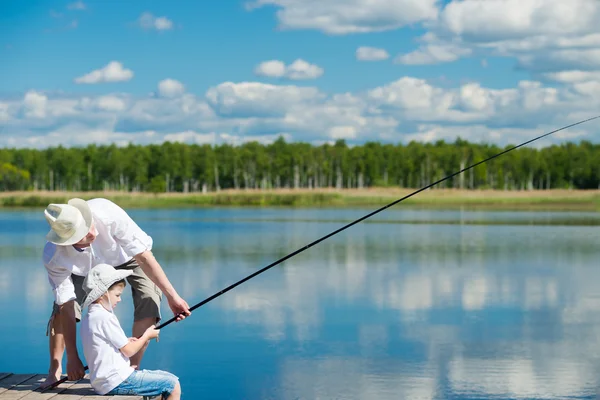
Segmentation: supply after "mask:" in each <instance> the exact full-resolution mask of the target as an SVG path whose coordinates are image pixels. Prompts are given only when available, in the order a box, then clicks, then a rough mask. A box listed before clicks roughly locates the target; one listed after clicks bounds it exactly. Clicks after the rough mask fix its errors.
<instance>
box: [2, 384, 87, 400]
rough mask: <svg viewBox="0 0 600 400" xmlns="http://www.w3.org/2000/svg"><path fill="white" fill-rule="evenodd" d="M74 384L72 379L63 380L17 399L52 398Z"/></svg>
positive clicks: (38, 399)
mask: <svg viewBox="0 0 600 400" xmlns="http://www.w3.org/2000/svg"><path fill="white" fill-rule="evenodd" d="M75 385H77V383H76V382H72V381H67V382H63V383H61V384H60V385H58V386H57V387H54V388H52V389H47V390H44V391H43V392H42V391H41V390H39V389H37V390H36V391H33V392H31V393H29V394H27V395H26V396H25V397H22V398H20V399H19V400H52V399H55V398H56V397H58V396H61V393H64V392H65V391H66V390H68V389H70V388H71V387H73V386H75ZM85 385H86V384H82V386H85ZM87 386H89V382H88V383H87ZM81 397H82V396H78V397H77V398H78V399H79V398H81ZM71 399H72V398H71ZM0 400H2V399H0Z"/></svg>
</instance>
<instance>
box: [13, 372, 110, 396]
mask: <svg viewBox="0 0 600 400" xmlns="http://www.w3.org/2000/svg"><path fill="white" fill-rule="evenodd" d="M90 396H92V397H95V396H96V392H94V389H93V388H92V386H91V385H90V380H89V379H88V378H87V375H86V377H85V378H83V379H81V380H79V381H77V383H75V384H74V385H72V386H71V387H68V388H66V389H64V390H62V391H61V392H60V393H58V394H57V395H56V396H54V397H51V400H79V399H83V398H86V399H88V398H89V397H90ZM109 398H110V396H109ZM104 399H106V396H104ZM23 400H25V399H23ZM27 400H29V399H27Z"/></svg>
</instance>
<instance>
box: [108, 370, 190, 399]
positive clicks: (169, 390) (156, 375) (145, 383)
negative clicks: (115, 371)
mask: <svg viewBox="0 0 600 400" xmlns="http://www.w3.org/2000/svg"><path fill="white" fill-rule="evenodd" d="M107 394H108V395H111V396H115V395H131V394H135V395H137V396H143V397H144V399H146V398H151V399H154V398H156V399H169V400H179V398H180V396H181V385H180V384H179V378H177V376H175V375H173V374H171V373H169V372H166V371H160V370H157V371H152V370H147V369H144V370H136V371H134V372H133V373H132V374H131V375H130V376H129V377H128V378H127V379H125V381H123V382H122V383H121V384H120V385H119V386H117V387H116V388H114V389H113V390H111V391H110V392H109V393H107Z"/></svg>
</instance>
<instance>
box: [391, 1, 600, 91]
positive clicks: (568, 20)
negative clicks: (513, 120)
mask: <svg viewBox="0 0 600 400" xmlns="http://www.w3.org/2000/svg"><path fill="white" fill-rule="evenodd" d="M599 20H600V2H598V1H596V0H573V1H570V2H565V1H563V0H497V1H485V0H470V1H462V0H452V1H450V2H449V3H448V4H447V5H446V6H445V7H443V8H441V9H440V12H439V15H438V18H437V19H435V20H429V21H427V22H426V23H425V27H426V28H428V31H427V33H426V34H425V35H424V36H423V37H421V38H420V39H419V40H418V42H419V45H418V48H417V49H415V50H414V51H412V52H409V53H407V54H401V55H399V57H397V58H396V61H397V62H400V63H403V64H435V63H444V62H453V61H455V60H457V59H459V58H462V57H466V56H470V55H473V54H476V55H481V56H502V57H512V58H516V59H517V61H518V66H519V67H520V68H522V69H524V70H528V71H530V72H533V73H534V77H535V78H542V77H544V78H546V79H552V78H550V77H549V76H548V75H546V74H548V73H558V72H563V71H572V70H581V71H585V72H591V71H600V34H599V33H598V30H597V21H599ZM484 66H485V65H484Z"/></svg>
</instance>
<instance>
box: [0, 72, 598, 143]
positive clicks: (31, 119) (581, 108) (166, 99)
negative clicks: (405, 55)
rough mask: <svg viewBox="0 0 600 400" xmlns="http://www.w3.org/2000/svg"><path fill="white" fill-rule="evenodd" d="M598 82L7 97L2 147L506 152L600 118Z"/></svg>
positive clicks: (177, 89) (2, 108)
mask: <svg viewBox="0 0 600 400" xmlns="http://www.w3.org/2000/svg"><path fill="white" fill-rule="evenodd" d="M584 78H585V79H584ZM592 78H595V75H590V74H584V75H581V76H580V75H578V74H574V75H573V76H568V75H567V76H566V77H565V76H563V79H564V80H565V82H564V84H563V85H562V86H561V87H559V88H555V87H549V86H545V85H544V84H542V83H540V82H536V81H522V82H520V83H519V84H518V85H517V86H515V87H512V88H506V89H490V88H487V87H485V86H482V85H481V84H479V83H477V82H469V83H465V84H462V85H460V86H457V87H441V86H436V85H434V84H433V83H431V82H428V81H426V80H423V79H417V78H413V77H402V78H400V79H398V80H395V81H393V82H389V83H387V84H384V85H381V86H378V87H373V88H372V89H369V90H366V91H365V92H358V93H337V94H336V93H333V94H326V93H323V92H321V91H320V90H319V89H318V88H316V87H310V86H309V87H302V86H296V85H291V84H290V85H274V84H266V83H260V82H224V83H221V84H219V85H216V86H214V87H211V88H209V89H208V90H207V91H206V93H205V94H204V95H202V96H197V95H195V94H192V93H188V92H185V91H184V88H183V85H181V84H180V83H179V82H177V81H175V80H173V79H166V80H163V81H161V82H160V83H159V84H158V94H159V95H155V94H150V95H148V96H141V97H140V96H133V95H130V94H126V93H107V94H102V95H85V96H77V95H65V94H62V93H58V94H57V93H46V92H44V93H42V92H39V91H30V92H27V93H25V94H23V97H22V98H20V99H8V98H0V119H1V120H2V121H3V125H5V131H4V133H3V137H2V138H1V139H0V142H2V143H8V142H9V141H10V140H13V141H16V142H18V143H21V144H22V145H27V144H31V145H36V146H42V145H44V144H46V143H57V142H62V143H64V144H65V145H68V144H69V142H70V141H82V140H83V141H85V140H90V138H95V140H98V142H99V143H101V142H110V141H111V140H116V141H118V142H119V143H122V142H123V140H125V138H126V137H131V138H134V139H133V140H137V139H139V140H142V141H143V142H144V143H145V142H148V141H153V142H154V141H158V142H160V141H161V140H165V138H166V137H167V135H175V136H168V137H169V138H172V140H176V139H177V140H189V141H192V142H194V141H196V142H203V141H206V140H212V137H208V136H202V135H207V134H209V133H214V134H215V135H216V136H215V140H217V141H225V142H235V143H243V141H244V140H246V139H247V138H249V137H253V138H261V139H260V140H263V141H268V140H272V139H273V138H276V137H277V135H279V134H285V135H287V136H286V137H289V138H290V140H299V141H307V142H312V143H324V142H329V141H332V140H336V139H346V140H348V141H350V142H357V143H360V142H364V141H366V140H384V141H388V140H389V141H394V142H397V141H399V140H403V141H404V140H411V139H415V140H426V141H433V140H438V139H444V140H449V141H452V140H453V139H454V138H456V137H457V136H461V137H463V138H465V139H467V140H476V141H482V140H483V141H491V142H494V143H499V144H506V143H509V142H512V143H515V142H520V141H523V140H526V139H529V138H531V137H534V136H537V135H539V134H540V133H541V131H550V130H553V129H556V128H557V127H560V126H563V125H567V124H570V123H573V122H575V121H577V120H579V119H585V118H588V117H590V116H591V115H592V114H596V113H597V112H598V109H600V94H599V93H600V80H593V79H592ZM88 132H89V133H90V134H89V135H88V134H87V133H88ZM147 132H154V135H153V136H148V135H147V134H146V133H147ZM597 132H598V130H597V128H596V125H594V124H593V123H589V124H586V125H582V126H578V127H577V128H576V129H575V128H571V129H570V130H569V131H568V132H561V133H560V134H555V135H553V136H552V137H551V140H552V141H556V142H560V141H561V140H565V139H569V138H587V139H593V138H594V137H596V136H597V135H598V133H597ZM69 135H77V136H78V139H77V140H75V139H73V138H70V136H69ZM128 135H129V136H128ZM44 137H53V138H54V139H52V140H51V141H48V140H45V139H44ZM20 139H23V140H20ZM2 143H0V145H1V144H2Z"/></svg>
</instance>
